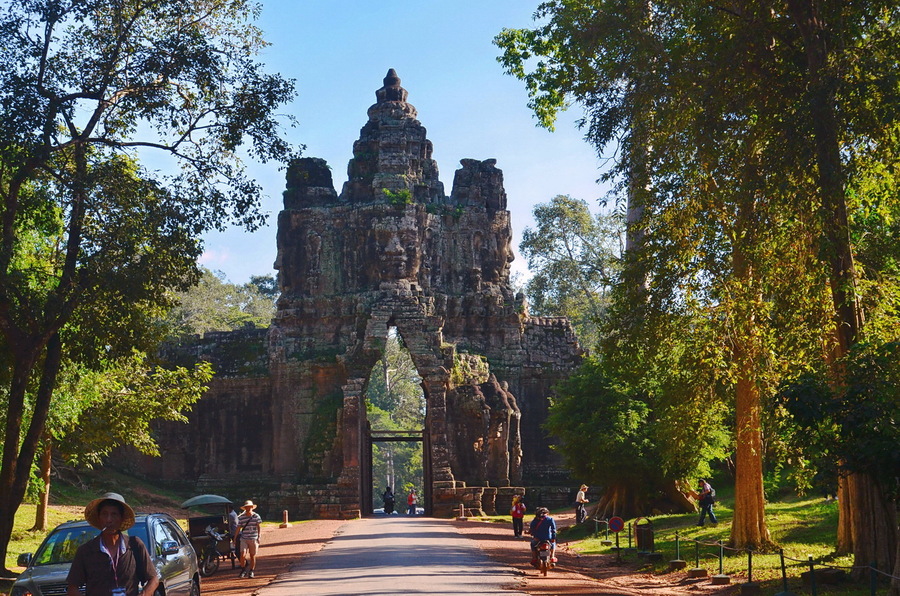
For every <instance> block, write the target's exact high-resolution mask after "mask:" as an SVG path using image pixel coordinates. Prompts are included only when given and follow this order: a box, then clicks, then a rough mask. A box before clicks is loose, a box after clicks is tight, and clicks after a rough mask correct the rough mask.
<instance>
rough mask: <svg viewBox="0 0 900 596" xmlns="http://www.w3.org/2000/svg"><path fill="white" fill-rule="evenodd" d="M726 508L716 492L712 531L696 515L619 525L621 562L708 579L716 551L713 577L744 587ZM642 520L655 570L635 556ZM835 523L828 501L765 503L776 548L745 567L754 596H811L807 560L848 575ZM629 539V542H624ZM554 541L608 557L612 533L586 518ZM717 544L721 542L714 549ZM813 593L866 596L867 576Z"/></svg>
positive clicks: (742, 560) (728, 499) (729, 495)
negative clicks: (678, 564) (781, 595)
mask: <svg viewBox="0 0 900 596" xmlns="http://www.w3.org/2000/svg"><path fill="white" fill-rule="evenodd" d="M733 503H734V501H733V491H730V490H727V489H723V490H720V491H719V498H718V499H717V503H716V506H715V513H716V517H717V518H718V522H719V523H718V524H717V525H716V526H712V525H710V524H709V523H708V522H707V524H706V525H705V526H704V527H699V526H698V525H697V520H698V517H699V514H697V513H690V514H677V515H656V516H652V517H649V518H637V519H627V520H625V523H626V527H625V530H623V531H622V533H620V535H619V546H620V547H621V549H622V550H621V558H622V560H623V561H624V562H625V563H629V564H633V565H635V566H636V567H637V568H639V569H641V570H643V571H647V572H652V573H657V574H662V573H668V572H669V561H672V560H675V559H678V558H680V559H681V560H683V561H686V562H687V568H688V569H690V568H693V567H700V568H704V569H706V570H707V571H708V572H709V575H710V576H712V575H715V574H718V573H720V562H719V555H720V552H721V553H722V555H723V556H722V560H721V573H724V574H725V575H729V576H731V581H732V583H744V582H746V581H748V574H749V569H748V561H749V557H748V553H747V552H746V551H735V550H733V549H730V548H728V546H727V545H728V540H729V536H730V532H731V521H732V518H733V514H734V511H733ZM647 520H649V523H650V524H651V526H652V528H653V532H652V534H653V549H652V551H653V552H656V553H661V554H662V560H661V561H659V562H655V563H654V562H649V561H648V557H646V556H645V555H639V554H638V553H637V542H636V538H635V530H634V525H635V522H636V521H637V522H639V523H640V524H646V523H648V521H647ZM837 520H838V504H837V502H835V501H827V502H826V501H824V500H822V499H821V498H808V497H804V498H801V497H786V498H783V499H782V500H780V501H777V502H771V503H769V504H767V506H766V525H767V527H768V529H769V532H770V534H771V536H772V540H773V542H775V544H776V547H775V549H773V550H770V551H768V552H754V553H753V563H752V564H753V569H752V580H753V582H755V583H758V584H760V586H761V588H762V593H763V594H775V593H776V592H782V591H785V590H786V591H790V592H793V593H795V594H798V595H799V594H809V593H812V592H811V590H810V586H808V585H804V584H803V583H802V581H801V578H800V574H801V573H803V572H805V571H808V570H809V558H810V557H812V559H813V561H814V563H815V566H816V568H821V567H822V566H823V565H828V566H832V567H838V568H842V569H844V570H845V571H846V572H847V573H849V568H850V567H851V566H852V565H853V559H852V557H850V556H839V555H836V554H835V552H834V545H835V543H836V540H837ZM629 532H630V535H631V536H632V538H631V542H629ZM676 535H677V538H678V544H677V545H676ZM607 539H608V540H612V541H613V546H609V545H606V544H604V543H603V541H604V540H607ZM560 540H561V541H562V542H568V543H569V545H568V546H569V548H571V549H572V550H575V551H576V552H578V553H581V554H615V548H614V545H615V535H614V534H613V533H612V532H610V533H608V534H607V532H606V531H605V526H604V524H602V523H597V522H596V521H594V520H591V519H589V520H588V521H587V522H585V523H584V524H582V525H581V526H578V527H571V528H567V529H566V530H564V531H563V532H561V534H560ZM719 541H721V543H722V545H721V546H720V544H719ZM642 546H644V547H646V546H647V545H646V544H644V545H642ZM629 547H632V548H629ZM722 547H724V548H722ZM779 549H783V551H784V556H785V572H786V576H787V588H785V584H784V579H783V577H782V570H781V557H780V555H779ZM676 555H679V556H676ZM817 593H819V594H840V595H845V596H857V595H858V596H863V595H868V594H871V592H870V588H869V572H868V571H865V573H864V579H863V580H861V581H860V582H855V581H853V580H851V579H849V577H848V578H847V579H846V580H845V581H844V582H842V583H840V584H837V585H824V584H823V583H822V582H821V581H820V582H819V584H818V585H817ZM877 593H879V594H886V593H887V583H886V582H882V583H879V585H878V592H877Z"/></svg>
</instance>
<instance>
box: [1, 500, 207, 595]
mask: <svg viewBox="0 0 900 596" xmlns="http://www.w3.org/2000/svg"><path fill="white" fill-rule="evenodd" d="M98 533H99V532H98V530H97V528H94V527H92V526H91V525H90V524H88V523H87V522H86V521H69V522H66V523H64V524H60V525H58V526H56V528H54V529H53V531H51V532H50V533H49V534H47V537H46V538H44V541H43V542H42V543H41V545H40V546H39V547H38V549H37V552H35V553H34V554H33V555H32V554H31V553H25V554H22V555H19V560H18V563H19V566H22V567H27V569H25V571H24V572H23V573H22V575H20V576H19V579H17V580H16V582H15V583H14V584H13V587H12V591H11V592H10V596H65V594H66V590H67V588H68V586H67V585H66V576H67V575H68V574H69V567H71V565H72V559H74V558H75V551H76V550H78V547H79V546H81V545H82V544H84V543H86V542H89V541H90V540H92V539H93V538H95V537H96V536H97V534H98ZM123 534H125V535H128V536H137V537H138V538H140V539H141V540H142V541H143V542H144V544H146V545H147V550H148V551H149V552H150V558H151V559H152V560H153V565H154V566H155V567H156V570H157V571H158V572H159V576H160V578H161V579H160V583H159V588H158V589H157V591H156V595H155V596H200V572H199V571H198V567H197V554H196V553H195V552H194V547H193V546H191V542H190V540H188V538H187V536H185V534H184V531H182V529H181V527H180V526H179V525H178V522H177V521H175V518H173V517H172V516H171V515H168V514H165V513H145V514H144V513H142V514H139V515H137V516H136V518H135V524H134V526H132V527H131V528H129V529H128V530H126V531H125V532H123ZM82 591H83V587H82Z"/></svg>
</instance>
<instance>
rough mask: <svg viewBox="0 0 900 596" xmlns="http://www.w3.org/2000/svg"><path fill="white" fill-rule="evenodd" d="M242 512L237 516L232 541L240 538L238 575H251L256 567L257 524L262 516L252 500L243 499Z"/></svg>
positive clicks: (257, 549)
mask: <svg viewBox="0 0 900 596" xmlns="http://www.w3.org/2000/svg"><path fill="white" fill-rule="evenodd" d="M241 509H243V512H242V513H241V514H240V515H239V516H238V528H237V530H235V532H234V541H235V542H237V540H238V538H239V537H240V539H241V554H240V556H241V573H240V577H253V571H254V570H255V569H256V553H257V552H259V525H260V524H261V523H262V518H261V517H260V516H259V514H258V513H256V512H255V511H254V509H256V505H255V504H254V503H253V501H250V500H247V501H244V504H243V505H241Z"/></svg>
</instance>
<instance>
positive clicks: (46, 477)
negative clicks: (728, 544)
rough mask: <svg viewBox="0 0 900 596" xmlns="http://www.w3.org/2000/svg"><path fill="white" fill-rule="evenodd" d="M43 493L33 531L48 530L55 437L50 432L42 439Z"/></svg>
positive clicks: (35, 514) (36, 510)
mask: <svg viewBox="0 0 900 596" xmlns="http://www.w3.org/2000/svg"><path fill="white" fill-rule="evenodd" d="M41 444H42V445H43V450H42V451H41V470H40V471H41V494H40V498H39V499H38V504H37V509H35V513H34V527H32V528H31V531H32V532H45V531H46V530H47V509H48V508H49V506H50V464H51V463H52V461H53V439H51V438H50V434H49V433H47V432H44V438H43V440H42V441H41Z"/></svg>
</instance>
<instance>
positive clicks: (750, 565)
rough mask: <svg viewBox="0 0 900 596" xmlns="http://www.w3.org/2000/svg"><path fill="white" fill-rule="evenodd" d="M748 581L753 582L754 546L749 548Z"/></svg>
mask: <svg viewBox="0 0 900 596" xmlns="http://www.w3.org/2000/svg"><path fill="white" fill-rule="evenodd" d="M747 583H748V584H752V583H753V547H749V548H748V549H747Z"/></svg>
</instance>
